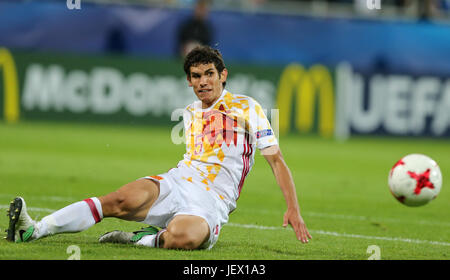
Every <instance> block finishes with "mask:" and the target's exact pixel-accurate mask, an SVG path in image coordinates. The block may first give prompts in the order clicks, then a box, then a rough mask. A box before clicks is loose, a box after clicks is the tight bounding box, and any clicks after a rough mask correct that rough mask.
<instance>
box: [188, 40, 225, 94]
mask: <svg viewBox="0 0 450 280" xmlns="http://www.w3.org/2000/svg"><path fill="white" fill-rule="evenodd" d="M209 63H213V64H214V66H215V67H216V69H217V71H218V72H219V76H220V73H222V71H223V69H225V63H224V62H223V58H222V54H221V53H220V51H219V50H217V49H213V48H211V47H210V46H198V47H195V48H194V49H193V50H192V51H190V52H189V53H188V54H187V55H186V58H185V59H184V66H183V67H184V72H185V73H186V75H187V76H188V77H190V76H191V67H192V66H197V65H200V64H209ZM225 84H226V82H223V83H222V85H223V87H225Z"/></svg>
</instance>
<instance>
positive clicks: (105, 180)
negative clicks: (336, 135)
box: [0, 122, 450, 260]
mask: <svg viewBox="0 0 450 280" xmlns="http://www.w3.org/2000/svg"><path fill="white" fill-rule="evenodd" d="M170 129H171V128H162V127H146V126H140V127H129V126H128V127H127V126H112V125H92V124H91V125H89V124H65V123H42V122H22V123H18V124H14V125H8V124H5V123H0V136H1V137H0V209H1V210H3V211H4V212H3V213H5V210H6V209H7V207H8V204H9V201H10V200H11V199H13V198H14V197H15V196H17V195H20V196H23V197H24V198H25V200H26V201H27V205H28V208H29V212H30V215H31V216H32V218H34V219H41V218H42V217H44V216H45V215H48V214H49V213H51V212H52V211H54V210H57V209H59V208H62V207H64V206H66V205H68V204H70V203H72V202H76V201H79V200H82V199H85V198H88V197H92V196H99V195H104V194H106V193H109V192H111V191H114V190H116V189H117V188H119V187H120V186H122V185H123V184H126V183H128V182H130V181H132V180H135V179H137V178H139V177H142V176H145V175H153V174H158V173H163V172H166V171H167V170H168V169H170V168H171V167H174V166H175V165H176V164H177V162H178V161H179V160H180V159H181V158H182V155H183V153H184V148H185V147H184V146H183V145H175V144H173V143H172V142H171V139H170ZM280 146H281V148H282V151H283V154H284V157H285V160H286V162H287V164H288V166H289V167H290V169H291V171H292V173H293V176H294V180H295V183H296V187H297V192H298V196H299V201H300V207H301V212H302V216H303V218H304V219H305V222H306V224H307V226H308V228H309V230H310V233H311V234H312V236H313V239H312V240H311V241H310V242H309V243H308V244H302V243H301V242H299V241H297V240H296V238H295V235H294V233H293V231H292V229H291V228H287V229H284V228H283V227H282V226H281V225H282V222H283V213H284V211H285V209H286V206H285V202H284V200H283V196H282V193H281V191H280V190H279V187H278V186H277V184H276V182H275V178H274V176H273V174H272V172H271V169H270V167H269V165H268V164H267V163H266V162H265V160H264V158H263V157H262V156H261V155H260V154H259V152H257V153H256V155H255V160H256V162H255V165H254V166H253V169H252V171H251V172H250V174H249V176H248V177H247V180H246V182H245V184H244V188H243V190H242V193H241V197H240V199H239V200H238V208H237V210H236V211H235V212H233V213H232V214H231V216H230V220H229V224H227V225H226V226H224V228H223V229H222V232H221V235H220V238H219V241H218V242H217V244H216V246H215V247H214V248H213V249H212V250H210V251H205V250H203V251H178V250H162V249H153V248H142V247H136V246H132V245H129V246H127V245H116V244H99V243H98V237H99V236H100V235H101V234H103V233H105V232H107V231H111V230H114V229H120V230H128V231H132V230H136V229H139V228H140V227H141V226H143V224H140V223H135V222H127V221H122V220H118V219H112V218H108V219H104V220H103V221H102V222H101V223H99V224H97V225H95V226H94V227H92V228H90V229H88V230H87V231H84V232H81V233H76V234H62V235H56V236H51V237H47V238H43V239H41V240H37V241H34V242H31V243H26V244H14V243H9V242H7V241H5V240H4V239H2V240H0V248H1V250H0V259H14V260H15V259H46V260H48V259H52V260H53V259H56V260H65V259H68V258H70V257H71V256H73V254H74V251H70V248H71V247H70V246H71V245H75V246H78V248H79V249H80V258H81V259H83V260H90V259H101V260H115V259H175V260H176V259H182V260H193V259H195V260H197V259H207V260H221V259H227V260H240V259H245V260H278V259H282V260H286V259H289V260H321V259H326V260H335V259H340V260H367V259H369V258H370V257H373V256H374V254H376V251H371V250H368V249H370V247H369V246H371V245H375V246H378V247H376V248H379V251H378V252H379V254H378V255H379V257H380V258H381V259H382V260H389V259H397V260H398V259H401V260H410V259H447V260H448V259H450V235H449V234H448V233H449V231H450V216H449V213H450V203H449V201H450V186H449V185H448V183H447V180H448V178H450V171H449V170H450V143H449V142H448V139H447V140H437V139H409V138H383V137H379V138H368V137H353V138H352V139H350V140H349V141H346V142H337V141H335V140H327V139H321V138H318V137H313V136H299V135H297V136H295V135H291V136H282V137H281V139H280ZM409 153H423V154H427V155H429V156H431V157H432V158H434V159H435V160H436V161H437V162H438V164H439V165H440V167H441V170H442V173H443V178H444V184H443V187H442V190H441V193H440V195H439V196H438V197H437V199H436V200H434V201H432V202H431V203H429V204H427V205H425V206H422V207H417V208H411V207H407V206H404V205H402V204H400V203H399V202H397V201H396V200H395V199H394V198H393V197H392V196H391V194H390V193H389V190H388V187H387V176H388V172H389V170H390V168H391V167H392V166H393V164H394V163H395V162H396V161H397V160H398V159H399V158H401V157H402V156H404V155H406V154H409ZM7 226H8V220H7V217H6V213H5V214H2V215H1V216H0V230H1V232H2V234H3V235H4V230H5V229H6V228H7Z"/></svg>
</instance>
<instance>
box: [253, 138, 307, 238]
mask: <svg viewBox="0 0 450 280" xmlns="http://www.w3.org/2000/svg"><path fill="white" fill-rule="evenodd" d="M261 154H262V155H263V156H264V158H265V159H266V160H267V162H268V163H269V165H270V167H271V168H272V171H273V174H274V175H275V178H276V181H277V183H278V185H279V186H280V188H281V191H282V192H283V195H284V198H285V200H286V204H287V211H286V213H285V214H284V219H283V226H284V227H286V226H287V225H288V224H290V225H291V226H292V228H293V229H294V231H295V235H296V236H297V239H298V240H300V241H301V242H303V243H307V242H308V238H312V236H311V235H310V234H309V232H308V229H307V227H306V224H305V222H304V221H303V218H302V216H301V215H300V206H299V204H298V199H297V193H296V190H295V185H294V180H293V178H292V174H291V171H290V170H289V167H288V166H287V164H286V162H285V161H284V158H283V155H282V154H281V150H280V147H279V146H278V145H273V146H270V147H267V148H264V149H262V150H261Z"/></svg>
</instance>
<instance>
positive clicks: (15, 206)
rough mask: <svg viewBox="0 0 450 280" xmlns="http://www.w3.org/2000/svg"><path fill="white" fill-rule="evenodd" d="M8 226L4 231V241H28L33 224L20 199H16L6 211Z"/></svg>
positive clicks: (23, 201)
mask: <svg viewBox="0 0 450 280" xmlns="http://www.w3.org/2000/svg"><path fill="white" fill-rule="evenodd" d="M7 215H8V216H9V226H8V229H7V230H6V237H5V238H6V240H8V241H12V242H23V241H28V240H29V239H30V237H31V235H32V233H33V231H34V225H35V222H34V221H33V220H32V219H31V218H30V216H29V215H28V213H27V205H26V203H25V200H24V199H23V198H21V197H16V198H15V199H14V200H12V201H11V203H10V204H9V209H8V210H7Z"/></svg>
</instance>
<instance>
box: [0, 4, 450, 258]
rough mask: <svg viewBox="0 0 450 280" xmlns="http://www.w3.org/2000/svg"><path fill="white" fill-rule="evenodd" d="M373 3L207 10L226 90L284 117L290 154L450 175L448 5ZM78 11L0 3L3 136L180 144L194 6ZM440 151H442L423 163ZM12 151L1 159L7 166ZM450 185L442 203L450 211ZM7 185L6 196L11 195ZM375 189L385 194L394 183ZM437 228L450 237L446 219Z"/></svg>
mask: <svg viewBox="0 0 450 280" xmlns="http://www.w3.org/2000/svg"><path fill="white" fill-rule="evenodd" d="M69 2H70V1H69ZM71 2H73V3H75V2H77V1H71ZM368 2H371V3H372V4H373V5H374V6H372V7H369V6H370V5H369V6H368ZM376 2H377V1H358V0H355V1H350V0H348V1H344V0H343V1H294V0H292V1H270V0H252V1H235V0H227V1H211V7H210V12H209V16H208V21H209V22H210V26H211V27H212V30H213V39H212V42H211V45H212V46H214V47H217V48H219V49H220V50H221V52H222V53H223V56H224V59H225V62H226V63H227V66H228V68H229V70H230V76H229V81H228V83H227V87H228V90H230V91H232V92H236V93H242V94H247V95H250V96H253V97H255V98H256V99H257V100H258V101H259V102H260V103H261V104H262V106H263V107H264V108H265V109H266V110H267V114H268V116H269V119H270V120H272V121H274V120H276V119H277V118H279V119H278V120H279V122H278V124H279V126H278V127H275V129H276V131H277V134H278V136H279V137H280V139H281V141H280V143H281V145H282V147H283V141H284V138H283V137H286V138H285V139H287V140H286V141H287V143H289V145H292V147H294V149H295V143H304V142H302V141H305V140H302V139H308V140H306V144H307V145H310V146H309V147H310V148H313V147H315V148H316V149H321V148H320V147H322V146H320V144H314V143H321V144H322V145H324V146H330V147H332V148H330V150H329V151H330V156H331V157H333V156H334V155H335V154H334V153H338V154H340V156H341V157H344V158H345V155H342V154H341V153H343V150H339V147H340V146H339V144H336V143H341V141H337V142H335V140H347V142H346V143H350V144H351V145H350V146H348V150H346V151H347V152H348V153H349V154H351V153H353V152H352V149H353V148H355V150H354V151H358V150H360V151H364V150H365V149H371V147H373V145H375V146H376V145H377V144H376V143H377V142H380V143H384V144H385V145H389V146H390V147H388V148H386V151H391V150H394V151H398V152H397V153H393V154H392V155H391V157H390V158H388V159H385V161H384V163H386V162H387V163H388V164H387V165H386V166H385V169H386V174H387V172H388V170H389V169H390V167H391V165H393V163H394V162H395V160H397V159H398V157H400V156H402V155H403V154H401V153H402V152H403V151H405V152H406V151H408V152H423V153H432V154H431V155H432V156H433V157H437V158H436V160H437V161H438V162H440V163H441V164H444V166H445V164H447V161H448V158H450V157H449V156H450V149H449V146H448V137H449V136H450V79H449V77H450V52H449V50H450V16H449V15H450V13H449V1H445V0H441V1H438V0H436V1H381V6H380V9H377V7H376V5H375V4H376ZM80 3H81V6H80V9H77V8H74V9H69V8H68V6H67V5H66V1H1V2H0V34H1V36H0V74H1V75H0V93H1V94H0V95H1V96H2V98H0V113H1V116H2V117H1V118H2V126H3V129H4V130H3V131H4V133H6V132H8V131H9V132H11V131H14V128H13V127H14V126H18V127H21V126H20V125H21V124H26V126H25V127H26V128H27V129H30V130H31V131H32V132H30V133H33V135H34V136H35V137H39V135H40V133H43V134H44V133H49V131H51V129H50V128H46V127H45V125H46V124H50V125H51V124H52V123H61V124H58V126H57V128H58V129H61V127H62V128H67V129H68V130H72V129H74V130H78V129H80V127H79V125H80V124H81V125H86V124H93V125H95V126H94V127H95V128H96V129H99V130H101V127H103V125H105V127H106V128H105V129H108V128H107V127H108V126H110V125H111V124H113V125H120V127H123V128H124V129H125V127H133V128H134V127H136V129H143V130H150V131H151V130H152V129H154V130H155V131H160V129H163V131H165V133H170V130H169V129H166V130H164V129H165V128H172V127H173V126H174V125H176V124H177V123H178V122H179V121H180V120H179V118H177V117H175V118H174V117H173V116H172V113H173V112H174V110H176V109H178V108H183V107H184V106H185V105H186V104H189V103H190V102H192V101H193V100H195V96H194V95H193V93H192V91H191V89H190V88H188V87H187V82H186V80H185V76H184V73H183V71H182V69H181V61H182V60H181V58H180V56H179V54H178V52H177V46H176V43H177V28H178V26H179V25H180V24H181V23H182V21H183V20H184V19H186V18H187V17H189V16H190V15H191V14H192V12H193V6H194V1H192V0H191V1H190V0H178V1H177V0H172V1H169V0H168V1H163V0H141V1H139V0H136V1H120V0H98V1H92V0H91V1H88V0H81V1H80ZM272 109H278V111H276V110H275V111H272ZM273 112H276V113H275V114H273ZM34 123H35V124H34ZM33 124H34V125H33ZM44 124H45V125H44ZM42 126H44V127H42ZM125 130H126V129H125ZM86 131H91V130H90V128H86ZM10 137H12V138H11V139H14V136H10ZM322 137H323V138H325V139H328V140H327V141H326V142H321V141H323V140H322ZM355 137H356V138H355ZM361 137H362V138H361ZM351 139H356V140H355V141H357V142H355V143H354V146H352V145H353V142H351ZM386 139H387V140H386ZM416 140H417V141H419V142H411V141H416ZM11 141H13V140H11ZM385 141H387V142H385ZM389 141H393V142H389ZM5 143H7V142H5ZM364 143H365V144H364ZM392 143H394V144H392ZM399 143H401V144H399ZM404 143H405V144H404ZM411 143H417V146H414V145H413V144H411ZM419 143H420V144H419ZM403 144H404V146H402V145H403ZM316 145H317V146H316ZM360 145H361V146H360ZM364 145H366V146H365V147H364ZM408 145H410V146H409V147H410V148H411V149H402V148H398V147H405V146H408ZM431 146H435V147H439V149H437V148H436V150H433V151H430V152H428V150H426V149H422V150H420V149H421V148H422V147H431ZM361 147H363V148H361ZM382 147H383V146H382V145H380V146H378V148H382ZM393 147H396V148H398V150H395V149H394V148H393ZM414 147H416V148H414ZM9 148H10V147H8V146H3V147H0V149H2V150H3V151H4V154H8V152H9V150H8V149H9ZM307 148H308V147H307ZM69 149H70V148H69ZM178 150H180V149H178V148H177V151H178ZM180 152H182V149H181V150H180ZM380 153H381V154H383V153H382V152H380ZM385 154H386V152H385ZM179 156H181V154H180V155H179ZM310 156H311V158H313V157H314V153H312V154H311V155H310ZM361 156H362V157H364V155H361ZM299 157H300V158H301V157H302V155H301V154H300V155H299ZM299 160H300V159H299ZM5 161H6V157H5ZM325 165H326V163H325ZM317 168H321V167H319V166H317ZM330 168H335V167H331V166H330ZM441 168H442V165H441ZM296 171H297V170H294V171H293V173H296ZM24 172H25V173H27V171H26V170H24ZM324 172H328V171H327V169H326V167H325V169H324ZM445 172H447V171H446V170H443V173H444V188H443V193H444V194H443V195H442V196H444V199H445V198H447V199H448V197H449V195H448V191H447V192H446V190H445ZM363 173H364V172H363ZM5 174H6V173H5ZM386 176H387V175H386ZM310 179H314V178H310ZM384 179H385V178H384V177H383V178H382V180H384ZM5 180H6V179H5ZM5 180H4V181H3V184H2V190H1V192H2V194H11V193H13V191H12V190H11V189H10V187H8V184H9V183H11V182H8V181H5ZM382 180H381V181H382ZM250 184H251V183H250ZM297 184H299V183H297ZM331 184H332V183H331ZM249 188H251V187H249ZM379 188H381V189H383V191H382V193H384V192H385V191H386V190H387V189H386V185H385V183H384V184H382V185H380V186H379ZM333 191H335V192H338V191H337V190H333ZM49 192H50V193H51V190H49ZM386 193H387V194H386V195H387V196H389V194H388V192H386ZM4 196H6V195H4ZM3 198H4V197H2V199H3ZM5 199H6V198H5ZM386 199H387V200H389V202H391V203H396V202H395V201H394V200H392V201H391V199H392V198H391V197H388V198H386ZM241 201H242V200H241ZM245 203H247V202H246V200H245V199H244V202H242V204H244V205H245ZM433 203H434V204H437V203H439V202H438V200H437V201H436V203H435V202H433ZM447 204H448V203H447ZM394 207H395V206H394ZM436 207H439V206H436ZM244 208H245V206H244ZM438 209H442V208H438ZM428 210H429V209H428ZM404 211H406V210H404ZM419 211H420V210H419ZM429 211H431V212H430V213H431V214H430V215H431V216H433V213H434V212H433V210H429ZM434 211H439V210H436V209H435V210H434ZM337 213H339V211H337ZM435 218H436V220H437V221H440V222H443V224H441V225H440V226H441V227H443V230H444V232H445V230H446V229H448V228H446V227H448V224H449V223H448V219H447V220H445V218H444V221H441V220H440V219H441V218H442V217H441V218H439V217H437V216H436V217H435ZM438 223H439V222H438ZM431 239H433V238H431ZM434 239H437V238H434ZM439 240H440V241H441V242H444V243H445V242H449V240H448V237H445V236H444V237H442V236H441V237H440V239H439ZM445 244H448V243H445ZM445 246H448V245H445ZM316 257H317V256H316ZM335 257H337V256H336V255H330V256H329V258H335ZM352 257H354V255H350V256H346V257H344V258H352ZM402 257H404V256H403V255H401V256H393V258H402ZM428 257H430V258H448V255H439V254H438V255H431V256H428ZM267 258H271V256H270V255H269V256H267ZM325 258H326V257H325Z"/></svg>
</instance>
